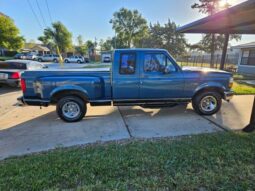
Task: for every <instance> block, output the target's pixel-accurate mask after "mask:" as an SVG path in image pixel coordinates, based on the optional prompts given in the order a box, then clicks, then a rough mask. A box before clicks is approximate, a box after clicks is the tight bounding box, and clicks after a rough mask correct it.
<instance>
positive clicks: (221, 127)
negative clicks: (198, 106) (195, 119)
mask: <svg viewBox="0 0 255 191" xmlns="http://www.w3.org/2000/svg"><path fill="white" fill-rule="evenodd" d="M201 116H202V115H201ZM202 117H203V118H204V119H206V120H207V121H209V122H211V123H212V124H214V125H215V126H217V127H218V128H220V129H222V130H223V131H226V132H228V131H230V130H229V129H227V128H225V127H223V126H221V125H219V124H218V123H216V122H215V121H213V120H211V119H209V118H207V117H205V116H202Z"/></svg>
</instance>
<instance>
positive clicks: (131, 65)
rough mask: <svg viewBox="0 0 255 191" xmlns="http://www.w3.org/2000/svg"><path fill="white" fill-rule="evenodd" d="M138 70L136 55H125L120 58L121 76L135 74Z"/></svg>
mask: <svg viewBox="0 0 255 191" xmlns="http://www.w3.org/2000/svg"><path fill="white" fill-rule="evenodd" d="M135 69H136V56H135V53H123V54H121V56H120V70H119V73H120V74H126V75H130V74H134V73H135Z"/></svg>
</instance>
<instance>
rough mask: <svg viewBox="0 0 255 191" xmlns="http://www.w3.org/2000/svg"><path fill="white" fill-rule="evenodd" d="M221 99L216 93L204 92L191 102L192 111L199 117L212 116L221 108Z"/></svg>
mask: <svg viewBox="0 0 255 191" xmlns="http://www.w3.org/2000/svg"><path fill="white" fill-rule="evenodd" d="M221 99H222V97H221V95H220V94H219V93H218V92H214V91H204V92H201V93H199V94H198V95H196V96H195V97H194V98H193V100H192V106H193V108H194V110H195V111H196V112H197V113H198V114H201V115H213V114H215V113H217V112H218V111H219V110H220V108H221V103H222V100H221Z"/></svg>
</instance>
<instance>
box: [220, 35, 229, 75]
mask: <svg viewBox="0 0 255 191" xmlns="http://www.w3.org/2000/svg"><path fill="white" fill-rule="evenodd" d="M228 41H229V34H228V33H226V34H225V39H224V46H223V50H222V56H221V62H220V69H221V70H223V69H224V64H225V61H226V54H227V50H228Z"/></svg>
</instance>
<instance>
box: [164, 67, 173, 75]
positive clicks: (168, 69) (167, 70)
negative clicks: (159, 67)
mask: <svg viewBox="0 0 255 191" xmlns="http://www.w3.org/2000/svg"><path fill="white" fill-rule="evenodd" d="M170 71H171V70H170V68H169V67H168V66H167V67H165V69H164V72H163V73H164V74H170Z"/></svg>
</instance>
